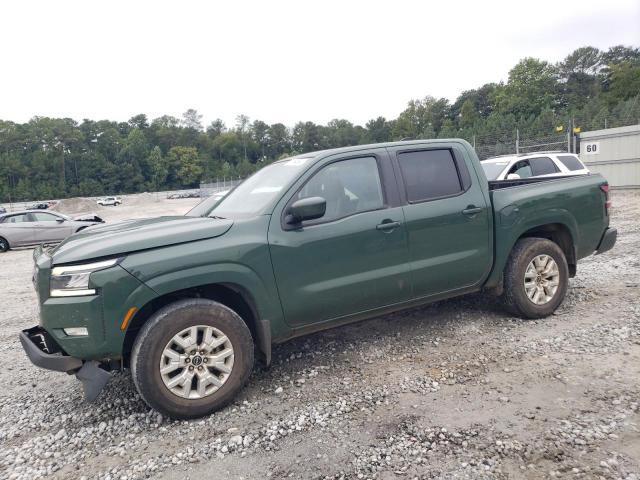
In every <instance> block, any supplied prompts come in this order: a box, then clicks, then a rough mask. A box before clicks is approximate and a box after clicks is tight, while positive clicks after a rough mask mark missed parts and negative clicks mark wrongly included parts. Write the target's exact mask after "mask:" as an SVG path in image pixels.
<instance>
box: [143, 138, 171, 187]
mask: <svg viewBox="0 0 640 480" xmlns="http://www.w3.org/2000/svg"><path fill="white" fill-rule="evenodd" d="M147 164H148V165H149V169H150V170H151V184H152V185H153V189H154V190H160V188H161V187H162V185H164V182H165V180H166V179H167V174H168V173H169V172H168V169H167V164H166V162H165V160H164V159H163V158H162V150H160V147H159V146H157V145H156V146H155V147H153V149H152V150H151V153H150V154H149V157H148V158H147Z"/></svg>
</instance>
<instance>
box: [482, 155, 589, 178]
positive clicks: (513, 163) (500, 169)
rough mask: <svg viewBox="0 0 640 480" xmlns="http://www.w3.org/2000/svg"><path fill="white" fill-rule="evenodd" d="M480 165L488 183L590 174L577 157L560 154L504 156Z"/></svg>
mask: <svg viewBox="0 0 640 480" xmlns="http://www.w3.org/2000/svg"><path fill="white" fill-rule="evenodd" d="M481 165H482V168H483V169H484V174H485V175H486V177H487V180H489V181H491V180H518V179H521V178H531V177H561V176H565V175H588V174H589V173H590V172H589V169H588V168H587V167H585V166H584V164H583V163H582V162H581V161H580V159H579V158H578V156H577V155H575V154H573V153H562V152H552V153H547V152H536V153H527V154H519V155H504V156H501V157H493V158H487V159H486V160H482V162H481Z"/></svg>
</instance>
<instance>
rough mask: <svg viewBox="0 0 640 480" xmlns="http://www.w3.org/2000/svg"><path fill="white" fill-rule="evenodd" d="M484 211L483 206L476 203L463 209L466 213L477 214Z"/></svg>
mask: <svg viewBox="0 0 640 480" xmlns="http://www.w3.org/2000/svg"><path fill="white" fill-rule="evenodd" d="M481 211H482V208H480V207H476V206H475V205H469V206H468V207H467V208H465V209H464V210H462V213H463V214H465V215H469V216H472V215H475V214H477V213H480V212H481Z"/></svg>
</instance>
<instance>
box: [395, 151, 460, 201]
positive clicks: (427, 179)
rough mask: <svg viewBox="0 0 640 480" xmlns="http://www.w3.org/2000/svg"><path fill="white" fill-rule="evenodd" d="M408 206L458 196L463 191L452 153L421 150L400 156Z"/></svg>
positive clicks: (400, 154)
mask: <svg viewBox="0 0 640 480" xmlns="http://www.w3.org/2000/svg"><path fill="white" fill-rule="evenodd" d="M398 165H399V166H400V171H401V172H402V178H403V179H404V184H405V188H406V192H407V200H408V201H409V203H418V202H424V201H426V200H433V199H436V198H443V197H449V196H453V195H458V194H459V193H461V192H462V191H463V190H464V189H463V188H462V182H461V181H460V174H459V172H458V167H457V166H456V163H455V160H454V158H453V155H452V154H451V150H445V149H443V150H419V151H415V152H403V153H399V154H398Z"/></svg>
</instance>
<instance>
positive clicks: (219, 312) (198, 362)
mask: <svg viewBox="0 0 640 480" xmlns="http://www.w3.org/2000/svg"><path fill="white" fill-rule="evenodd" d="M252 368H253V340H252V338H251V332H250V331H249V328H248V327H247V325H246V324H245V323H244V321H243V320H242V318H240V316H238V314H237V313H236V312H234V311H233V310H231V309H229V308H228V307H226V306H224V305H222V304H220V303H217V302H214V301H211V300H203V299H189V300H181V301H178V302H176V303H173V304H171V305H168V306H167V307H165V308H163V309H161V310H160V311H158V312H157V313H156V314H154V315H153V316H152V317H151V318H150V319H149V320H148V321H147V322H146V323H145V325H144V327H143V328H142V330H141V331H140V333H139V334H138V337H137V338H136V341H135V344H134V347H133V351H132V353H131V374H132V377H133V381H134V383H135V385H136V388H137V389H138V391H139V392H140V395H141V396H142V398H143V399H144V401H145V402H147V404H149V405H150V406H151V407H153V408H154V409H156V410H158V411H159V412H161V413H163V414H165V415H168V416H170V417H173V418H180V419H186V418H197V417H201V416H204V415H208V414H210V413H212V412H214V411H215V410H218V409H220V408H221V407H223V406H224V405H226V404H227V403H229V402H230V401H231V400H232V399H233V398H234V397H235V395H236V394H237V393H238V391H239V390H240V389H241V388H242V387H243V386H244V384H245V383H246V381H247V379H248V377H249V374H250V373H251V370H252Z"/></svg>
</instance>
